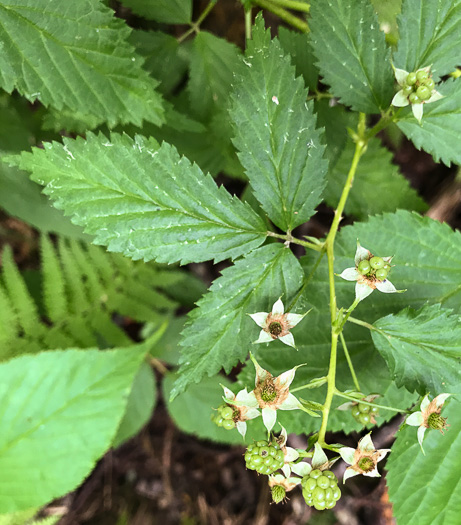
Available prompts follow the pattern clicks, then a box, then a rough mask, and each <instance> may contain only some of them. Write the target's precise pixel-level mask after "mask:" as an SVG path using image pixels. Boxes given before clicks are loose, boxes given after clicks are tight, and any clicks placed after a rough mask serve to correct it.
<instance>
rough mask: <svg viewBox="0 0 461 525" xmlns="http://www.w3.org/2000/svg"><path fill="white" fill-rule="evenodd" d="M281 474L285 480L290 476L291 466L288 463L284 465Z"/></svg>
mask: <svg viewBox="0 0 461 525" xmlns="http://www.w3.org/2000/svg"><path fill="white" fill-rule="evenodd" d="M282 472H283V475H284V476H285V477H286V478H289V477H290V474H291V466H290V465H288V463H285V465H283V467H282Z"/></svg>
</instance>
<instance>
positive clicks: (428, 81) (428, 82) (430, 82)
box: [424, 78, 435, 91]
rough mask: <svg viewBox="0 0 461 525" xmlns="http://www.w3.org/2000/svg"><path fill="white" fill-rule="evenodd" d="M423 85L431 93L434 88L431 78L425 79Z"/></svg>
mask: <svg viewBox="0 0 461 525" xmlns="http://www.w3.org/2000/svg"><path fill="white" fill-rule="evenodd" d="M424 85H425V86H426V87H428V88H429V89H430V90H431V91H432V90H433V89H434V87H435V82H434V81H433V80H432V78H427V79H426V80H425V81H424Z"/></svg>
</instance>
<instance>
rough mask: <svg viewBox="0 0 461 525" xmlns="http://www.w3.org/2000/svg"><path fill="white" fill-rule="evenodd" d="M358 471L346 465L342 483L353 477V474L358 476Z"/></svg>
mask: <svg viewBox="0 0 461 525" xmlns="http://www.w3.org/2000/svg"><path fill="white" fill-rule="evenodd" d="M358 475H359V473H358V472H357V471H356V470H354V469H353V468H352V467H347V469H346V472H344V476H343V483H345V482H346V479H349V478H353V477H354V476H358Z"/></svg>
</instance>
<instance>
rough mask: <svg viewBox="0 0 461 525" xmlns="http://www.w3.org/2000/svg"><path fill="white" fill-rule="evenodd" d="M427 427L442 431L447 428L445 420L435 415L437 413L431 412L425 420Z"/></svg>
mask: <svg viewBox="0 0 461 525" xmlns="http://www.w3.org/2000/svg"><path fill="white" fill-rule="evenodd" d="M427 425H428V426H429V428H432V429H433V430H443V429H444V428H446V427H447V418H446V417H443V416H441V415H440V414H437V412H433V413H432V414H429V417H428V418H427Z"/></svg>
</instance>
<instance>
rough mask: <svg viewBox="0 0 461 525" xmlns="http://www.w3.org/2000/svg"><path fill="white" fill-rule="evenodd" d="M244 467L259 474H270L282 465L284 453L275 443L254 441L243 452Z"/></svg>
mask: <svg viewBox="0 0 461 525" xmlns="http://www.w3.org/2000/svg"><path fill="white" fill-rule="evenodd" d="M245 463H246V467H247V468H248V469H251V470H256V472H259V473H260V474H266V475H269V474H272V473H273V472H275V471H276V470H278V469H280V468H282V467H283V465H284V463H285V455H284V453H283V450H282V449H281V448H280V446H279V445H278V444H277V443H274V442H271V443H269V442H268V441H256V443H253V445H249V447H248V448H247V449H246V452H245Z"/></svg>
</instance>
